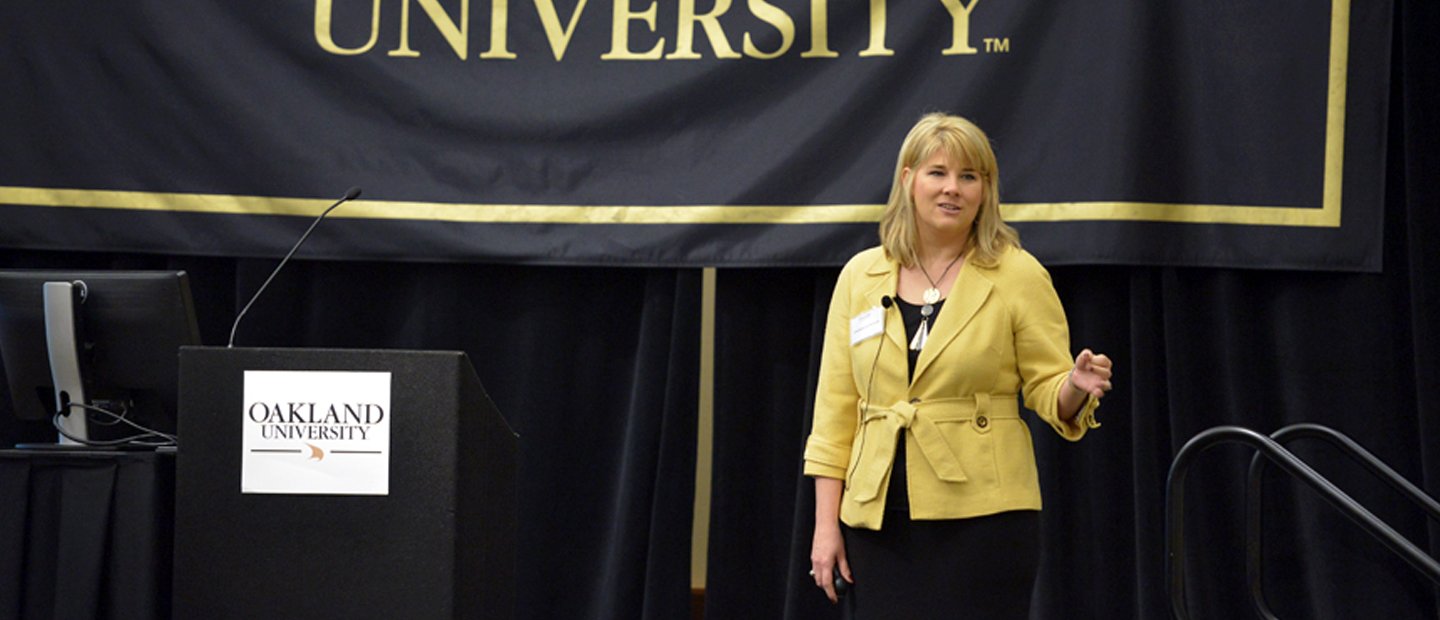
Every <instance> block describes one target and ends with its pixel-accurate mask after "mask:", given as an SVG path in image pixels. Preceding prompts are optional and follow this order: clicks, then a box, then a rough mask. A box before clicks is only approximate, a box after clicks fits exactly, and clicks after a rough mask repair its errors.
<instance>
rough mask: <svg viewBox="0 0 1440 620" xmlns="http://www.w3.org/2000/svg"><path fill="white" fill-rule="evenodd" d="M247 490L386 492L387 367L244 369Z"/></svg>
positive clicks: (243, 485)
mask: <svg viewBox="0 0 1440 620" xmlns="http://www.w3.org/2000/svg"><path fill="white" fill-rule="evenodd" d="M244 402H245V404H244V411H243V412H242V415H243V425H244V432H243V437H244V441H243V445H242V448H241V449H242V451H243V453H242V458H241V472H240V490H241V492H242V493H293V494H326V495H387V494H389V492H390V373H388V372H345V371H246V372H245V390H244Z"/></svg>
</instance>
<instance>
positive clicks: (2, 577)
mask: <svg viewBox="0 0 1440 620" xmlns="http://www.w3.org/2000/svg"><path fill="white" fill-rule="evenodd" d="M174 511H175V458H174V455H173V454H166V453H159V454H157V453H154V452H87V451H32V450H0V620H9V619H12V618H14V619H27V620H28V619H32V618H34V619H39V618H46V619H48V618H116V619H119V618H125V619H131V618H136V619H144V618H169V617H170V591H171V566H172V553H171V552H172V547H173V540H174V526H173V523H174Z"/></svg>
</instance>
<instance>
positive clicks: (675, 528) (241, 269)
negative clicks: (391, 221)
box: [0, 231, 700, 620]
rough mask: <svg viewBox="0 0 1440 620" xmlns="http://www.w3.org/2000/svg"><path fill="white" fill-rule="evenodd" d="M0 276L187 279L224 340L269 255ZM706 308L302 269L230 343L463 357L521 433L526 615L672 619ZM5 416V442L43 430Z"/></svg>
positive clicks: (72, 260) (0, 262)
mask: <svg viewBox="0 0 1440 620" xmlns="http://www.w3.org/2000/svg"><path fill="white" fill-rule="evenodd" d="M297 234H298V231H297ZM0 266H4V267H8V268H17V267H46V268H128V269H140V268H151V269H185V270H187V271H188V272H189V273H190V275H191V285H192V288H193V292H194V297H195V302H196V306H197V308H196V313H197V315H198V318H199V320H200V323H201V331H202V340H203V342H204V343H205V344H210V345H223V344H224V343H225V341H226V338H227V337H228V334H229V331H230V327H231V321H232V320H233V318H234V316H235V313H236V312H237V310H238V307H239V305H240V304H243V303H244V301H246V300H247V299H248V298H249V296H250V294H251V293H252V292H253V291H255V290H256V289H257V288H258V287H259V286H260V283H261V282H263V281H264V278H265V277H266V276H267V275H268V274H269V272H270V270H271V269H272V268H273V267H274V266H275V261H267V260H235V259H220V258H197V257H147V256H116V255H102V254H96V255H84V254H73V253H65V254H60V253H44V252H9V253H0ZM699 313H700V272H699V271H698V270H674V269H602V268H562V267H548V268H542V267H516V266H489V265H473V264H407V263H361V262H333V263H332V262H313V261H295V262H292V263H291V264H290V265H289V266H287V267H286V270H285V271H284V272H283V273H282V274H281V275H280V276H279V277H278V278H277V279H276V280H275V281H274V283H273V284H271V286H270V288H269V289H268V290H267V292H266V293H265V296H264V297H262V298H261V299H260V301H259V302H257V303H256V304H255V306H254V307H253V309H252V310H251V311H250V313H249V314H248V315H247V316H246V317H245V319H244V322H243V323H242V324H241V325H240V328H239V331H238V335H237V338H236V344H237V346H286V347H339V348H393V349H447V350H457V349H458V350H463V351H466V352H467V353H468V354H469V356H470V358H471V360H472V362H473V363H474V365H475V367H476V371H477V372H478V374H479V376H480V378H481V381H482V382H483V383H484V385H485V387H486V390H487V391H488V392H489V394H490V396H491V398H492V400H494V402H495V404H496V406H497V407H498V408H499V409H500V411H501V413H502V414H503V415H504V416H506V417H507V418H508V419H509V421H510V423H511V425H512V426H513V427H514V428H515V430H516V431H517V432H518V433H519V434H520V440H519V446H520V453H519V457H520V461H519V472H518V473H519V491H518V495H519V507H518V512H519V514H518V517H519V531H518V536H519V540H518V541H517V542H518V544H517V547H518V550H519V553H518V556H519V557H518V567H517V581H518V583H519V585H518V588H519V591H518V592H517V606H518V608H519V610H520V615H519V617H522V618H537V619H541V618H544V619H548V618H595V619H611V618H614V619H626V620H628V619H633V618H655V619H665V620H669V619H672V618H682V617H686V616H687V615H688V614H689V608H690V579H689V574H690V537H691V520H692V512H693V508H692V506H693V504H692V501H693V497H694V487H695V478H694V476H695V432H696V426H695V421H696V419H697V415H696V410H697V403H698V399H699V395H698V382H697V380H696V376H697V374H698V367H699V324H698V320H697V317H698V316H699ZM6 403H7V404H5V405H0V407H6V408H8V400H6ZM0 420H3V422H0V423H3V424H6V425H7V426H5V427H0V431H4V432H3V433H0V435H4V437H0V438H3V439H5V440H7V441H11V442H13V441H15V440H16V439H19V438H29V439H36V440H38V439H43V438H46V437H53V432H52V431H50V430H49V429H48V428H47V427H45V426H44V425H39V424H33V425H20V426H17V425H16V423H15V422H14V421H13V420H11V419H10V416H9V415H8V414H7V415H0ZM181 441H182V442H183V441H184V438H183V437H182V438H181Z"/></svg>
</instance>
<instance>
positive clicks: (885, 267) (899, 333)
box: [864, 253, 908, 349]
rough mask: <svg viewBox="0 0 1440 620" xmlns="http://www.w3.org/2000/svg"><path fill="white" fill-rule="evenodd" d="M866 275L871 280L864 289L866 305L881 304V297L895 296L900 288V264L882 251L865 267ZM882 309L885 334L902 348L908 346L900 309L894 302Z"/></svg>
mask: <svg viewBox="0 0 1440 620" xmlns="http://www.w3.org/2000/svg"><path fill="white" fill-rule="evenodd" d="M865 276H866V278H867V279H868V280H869V283H868V286H867V287H865V289H864V290H865V293H864V294H865V306H866V307H869V305H870V304H874V305H877V306H880V305H881V304H880V298H881V297H884V296H890V297H894V296H895V291H896V290H897V289H898V288H899V282H900V264H899V263H897V262H895V261H893V260H886V259H885V255H884V254H883V253H882V254H880V255H879V257H878V258H876V259H875V262H873V263H870V265H869V266H868V267H866V268H865ZM881 310H882V311H883V312H884V313H885V336H886V337H887V338H889V339H890V341H891V342H893V343H894V344H895V345H896V346H899V347H901V348H902V349H903V348H904V347H906V346H908V345H906V344H905V321H904V320H903V319H902V318H900V309H899V308H898V307H896V306H895V305H894V303H893V302H892V303H891V307H889V308H884V307H883V306H882V307H881ZM892 312H893V313H894V315H893V316H892V315H891V313H892Z"/></svg>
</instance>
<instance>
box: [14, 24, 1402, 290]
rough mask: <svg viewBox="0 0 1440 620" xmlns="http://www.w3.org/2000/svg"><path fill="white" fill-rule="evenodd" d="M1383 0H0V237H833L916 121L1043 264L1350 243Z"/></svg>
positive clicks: (1385, 27)
mask: <svg viewBox="0 0 1440 620" xmlns="http://www.w3.org/2000/svg"><path fill="white" fill-rule="evenodd" d="M1391 19H1392V17H1391V3H1390V2H1386V1H1377V2H1365V3H1355V4H1353V5H1352V3H1351V1H1350V0H1334V1H1333V2H1322V1H1319V0H1309V1H1305V2H1250V3H1219V4H1217V3H1201V2H1182V3H1168V2H1151V1H1148V0H1124V1H1119V0H1116V1H1109V2H1099V3H1055V2H1043V1H1041V0H930V1H907V2H899V1H897V0H890V1H889V2H887V1H886V0H744V1H743V2H742V1H738V0H304V1H291V2H279V1H276V0H263V1H257V2H221V1H218V0H192V1H189V2H178V3H177V2H162V1H159V0H132V1H128V2H116V3H93V2H79V1H77V0H44V1H42V0H8V1H7V2H4V3H0V24H4V29H5V36H4V37H3V40H0V54H3V56H4V58H5V60H4V61H3V62H0V84H3V85H4V88H5V92H6V93H7V94H6V95H5V96H4V97H3V98H0V205H5V206H0V209H3V214H4V215H3V220H4V224H3V226H0V246H5V247H24V248H56V249H87V250H127V251H154V252H169V253H199V254H227V255H242V256H243V255H275V254H278V253H280V252H283V251H284V249H285V248H286V247H287V246H288V245H289V243H291V242H292V241H293V239H294V238H295V236H296V235H297V234H298V232H299V230H302V229H303V225H304V223H303V222H302V221H300V220H299V219H298V218H297V217H296V216H312V215H313V214H316V213H318V212H319V211H320V210H321V209H323V208H324V207H325V206H327V205H328V204H329V203H330V202H332V201H333V200H334V199H336V198H338V197H339V196H340V195H341V194H343V193H344V192H345V190H346V189H347V188H348V187H350V186H354V185H358V186H361V187H363V188H364V196H363V197H362V198H361V199H360V200H358V201H355V202H354V203H351V204H347V205H345V206H343V207H341V208H340V209H338V210H336V211H335V212H334V213H333V214H332V216H331V217H332V218H333V219H334V220H335V221H332V222H327V223H326V225H325V228H324V229H322V230H321V231H319V232H317V234H316V236H315V237H314V238H313V239H312V240H311V245H308V246H307V248H306V249H305V250H304V251H303V253H305V254H308V255H311V256H325V257H337V258H384V259H405V260H477V261H511V262H527V263H604V264H626V265H656V264H665V265H720V266H760V265H821V264H839V263H840V262H843V261H844V260H845V259H846V258H848V256H849V255H850V254H852V253H853V252H855V251H856V250H858V249H861V248H863V247H867V246H869V245H873V244H874V243H875V239H876V236H875V226H874V224H873V222H874V221H875V220H876V218H877V217H878V214H879V211H880V204H881V203H882V202H883V201H884V199H885V196H886V194H887V192H888V190H889V184H890V177H891V175H892V173H893V167H894V160H895V154H896V151H897V150H898V148H899V144H900V141H901V139H902V138H903V137H904V134H905V132H906V131H907V130H908V128H909V127H910V125H911V124H913V123H914V121H915V120H916V119H917V118H918V117H919V116H920V115H921V114H922V113H924V112H928V111H936V110H941V111H949V112H953V113H958V114H961V115H964V116H967V117H969V118H971V119H973V120H975V121H976V122H977V123H978V124H979V125H980V126H981V127H983V128H985V129H986V131H987V132H988V133H989V134H990V136H991V138H992V140H993V142H994V144H995V148H996V152H997V155H998V156H999V159H1000V167H1001V184H1002V201H1003V202H1004V203H1005V209H1006V216H1007V218H1008V219H1009V220H1010V221H1012V222H1015V223H1016V225H1017V226H1018V227H1019V228H1020V229H1021V233H1022V238H1023V240H1024V241H1025V243H1026V246H1027V248H1029V249H1031V250H1032V251H1033V252H1034V253H1035V254H1037V255H1038V256H1039V257H1040V258H1041V259H1042V260H1044V261H1046V262H1047V263H1050V264H1067V263H1098V264H1136V263H1140V264H1169V265H1214V266H1240V267H1261V268H1298V269H1334V270H1368V271H1373V270H1378V269H1379V268H1380V243H1381V238H1382V229H1381V225H1382V222H1381V211H1382V205H1383V199H1384V196H1383V193H1384V187H1383V176H1384V174H1383V173H1384V165H1385V162H1384V153H1385V131H1384V127H1385V111H1386V105H1387V101H1386V95H1387V92H1388V89H1389V49H1390V36H1391Z"/></svg>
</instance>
